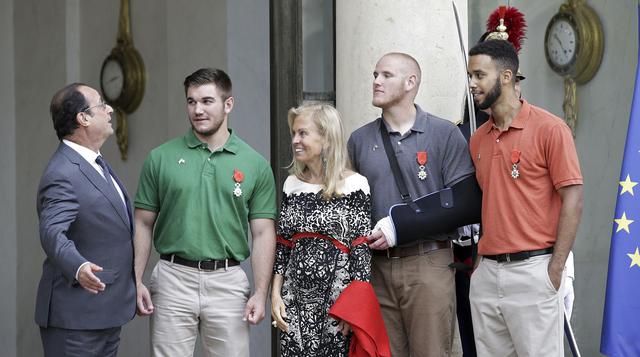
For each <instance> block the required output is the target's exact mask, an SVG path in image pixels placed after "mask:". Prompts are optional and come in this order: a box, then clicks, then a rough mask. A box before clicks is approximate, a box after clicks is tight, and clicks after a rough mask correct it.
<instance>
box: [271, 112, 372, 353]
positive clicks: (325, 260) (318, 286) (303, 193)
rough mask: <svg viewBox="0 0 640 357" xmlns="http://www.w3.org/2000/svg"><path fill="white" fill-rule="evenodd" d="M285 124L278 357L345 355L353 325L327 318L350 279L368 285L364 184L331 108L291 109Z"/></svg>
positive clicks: (276, 301)
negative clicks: (288, 150)
mask: <svg viewBox="0 0 640 357" xmlns="http://www.w3.org/2000/svg"><path fill="white" fill-rule="evenodd" d="M288 122H289V128H290V130H291V137H292V139H291V144H292V149H293V161H292V163H291V165H290V169H289V173H290V174H291V175H290V176H289V177H288V178H287V180H286V181H285V183H284V187H283V191H284V195H283V199H282V206H281V211H280V219H279V223H278V230H277V233H278V241H277V242H278V243H277V251H276V262H275V266H274V278H273V287H272V316H273V319H274V322H273V324H274V326H277V327H278V328H279V329H280V330H281V332H280V341H281V355H282V356H296V357H298V356H347V354H348V350H349V340H350V336H351V334H350V329H351V326H350V325H349V324H348V323H347V322H345V321H343V320H337V319H335V318H334V317H332V316H330V315H329V314H328V313H329V309H330V308H331V306H332V305H333V304H334V303H335V301H336V299H337V298H338V297H339V295H340V294H341V292H342V291H343V290H344V289H345V288H346V287H347V286H348V285H349V284H350V283H351V282H352V281H354V280H358V281H365V282H367V281H369V275H370V271H371V253H370V251H369V248H368V246H367V244H366V242H367V241H366V239H365V238H364V237H365V236H366V235H367V234H368V233H369V230H370V229H371V214H370V208H371V202H370V195H369V185H368V183H367V179H366V178H364V177H363V176H361V175H359V174H357V173H354V172H353V171H351V170H349V169H348V154H347V150H346V144H345V141H344V133H343V129H342V123H341V119H340V115H339V113H338V111H337V110H336V109H335V108H333V107H332V106H329V105H324V104H314V105H303V106H301V107H298V108H292V109H291V110H289V115H288Z"/></svg>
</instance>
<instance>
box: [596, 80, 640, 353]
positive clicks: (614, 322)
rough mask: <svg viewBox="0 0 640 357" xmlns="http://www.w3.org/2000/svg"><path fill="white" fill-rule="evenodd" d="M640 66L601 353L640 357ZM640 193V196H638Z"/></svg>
mask: <svg viewBox="0 0 640 357" xmlns="http://www.w3.org/2000/svg"><path fill="white" fill-rule="evenodd" d="M639 70H640V68H638V69H636V84H635V90H634V92H633V103H632V104H631V118H630V119H629V130H628V131H627V142H626V144H625V150H624V157H623V159H622V160H623V161H622V171H621V173H620V187H619V191H618V201H617V203H616V213H615V217H614V224H613V233H612V234H611V250H610V252H609V275H608V278H607V296H606V299H605V303H604V318H603V321H602V336H601V340H600V352H602V353H604V354H605V355H608V356H615V357H622V356H634V357H637V356H640V343H639V342H638V341H640V323H638V316H640V186H637V185H638V182H640V71H639ZM636 194H637V195H636Z"/></svg>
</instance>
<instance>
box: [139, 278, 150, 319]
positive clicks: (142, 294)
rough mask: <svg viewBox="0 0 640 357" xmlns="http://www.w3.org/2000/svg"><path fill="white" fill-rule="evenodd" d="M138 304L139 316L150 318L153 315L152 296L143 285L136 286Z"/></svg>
mask: <svg viewBox="0 0 640 357" xmlns="http://www.w3.org/2000/svg"><path fill="white" fill-rule="evenodd" d="M136 295H137V296H136V303H137V307H138V308H137V313H138V316H149V315H151V314H153V303H152V302H151V294H149V290H148V289H147V287H146V286H145V285H144V284H143V283H138V284H136Z"/></svg>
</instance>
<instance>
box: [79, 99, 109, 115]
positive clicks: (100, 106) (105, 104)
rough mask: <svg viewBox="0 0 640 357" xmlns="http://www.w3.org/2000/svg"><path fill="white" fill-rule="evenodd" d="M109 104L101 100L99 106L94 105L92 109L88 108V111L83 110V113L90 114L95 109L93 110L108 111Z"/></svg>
mask: <svg viewBox="0 0 640 357" xmlns="http://www.w3.org/2000/svg"><path fill="white" fill-rule="evenodd" d="M107 105H108V104H107V103H105V102H104V101H103V100H101V101H100V102H99V103H98V104H96V105H92V106H90V107H88V108H87V109H85V110H83V111H82V112H88V111H89V110H91V109H93V108H100V109H102V110H106V109H107Z"/></svg>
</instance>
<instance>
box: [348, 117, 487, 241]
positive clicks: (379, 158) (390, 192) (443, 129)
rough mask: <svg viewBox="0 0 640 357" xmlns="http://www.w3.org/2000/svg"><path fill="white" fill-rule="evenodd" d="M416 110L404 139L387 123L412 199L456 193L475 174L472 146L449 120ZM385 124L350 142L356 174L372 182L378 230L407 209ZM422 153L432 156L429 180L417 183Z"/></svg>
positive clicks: (356, 134) (362, 130)
mask: <svg viewBox="0 0 640 357" xmlns="http://www.w3.org/2000/svg"><path fill="white" fill-rule="evenodd" d="M416 110H417V113H416V120H415V123H414V124H413V127H412V128H411V130H409V131H408V132H406V133H405V134H404V135H401V134H400V133H399V132H397V131H395V132H394V131H391V129H390V128H389V126H388V125H387V124H386V122H385V125H386V126H387V130H388V131H389V137H390V139H391V145H392V147H393V148H394V150H395V154H396V157H397V158H398V165H399V166H400V171H401V172H402V176H403V177H404V180H405V183H406V185H407V189H408V190H409V193H410V194H411V198H413V199H416V198H418V197H422V196H424V195H427V194H429V193H432V192H434V191H438V190H441V189H443V188H445V187H451V186H453V185H455V184H456V183H458V182H459V181H461V180H462V179H464V178H466V177H468V176H469V175H472V174H473V173H474V172H475V170H474V168H473V164H472V162H471V157H470V156H469V149H468V147H467V142H466V141H465V139H464V137H463V136H462V134H461V133H460V130H458V128H457V127H456V126H455V125H453V123H451V122H449V121H448V120H444V119H441V118H438V117H436V116H434V115H431V114H429V113H427V112H425V111H423V110H422V109H421V108H420V107H419V106H418V105H416ZM381 120H382V118H378V119H376V120H374V121H372V122H370V123H368V124H366V125H364V126H362V127H361V128H359V129H357V130H356V131H354V132H353V133H352V134H351V137H350V138H349V142H348V149H349V157H350V159H351V164H352V166H353V168H354V170H355V171H357V172H359V173H360V174H361V175H363V176H365V177H366V178H367V180H369V186H370V187H371V200H372V219H373V223H374V224H375V223H376V222H377V221H378V220H380V219H381V218H384V217H386V216H387V215H388V214H389V208H390V207H391V206H392V205H394V204H398V203H402V199H401V198H400V191H399V190H398V186H397V185H396V182H395V179H394V177H393V174H392V173H391V166H390V164H389V160H388V159H387V155H386V153H385V151H384V145H383V143H382V137H381V134H380V121H381ZM419 151H426V152H427V164H426V165H425V171H426V173H427V177H426V179H425V180H420V179H419V178H418V172H419V166H420V165H419V163H418V160H417V153H418V152H419ZM447 235H449V234H447ZM451 235H456V236H457V233H456V232H452V233H451ZM425 239H428V237H425Z"/></svg>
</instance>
